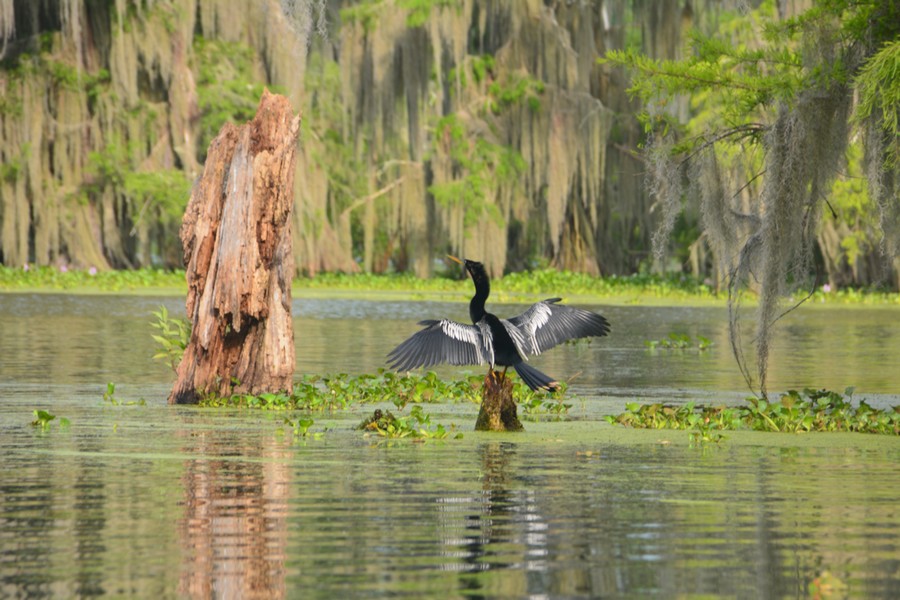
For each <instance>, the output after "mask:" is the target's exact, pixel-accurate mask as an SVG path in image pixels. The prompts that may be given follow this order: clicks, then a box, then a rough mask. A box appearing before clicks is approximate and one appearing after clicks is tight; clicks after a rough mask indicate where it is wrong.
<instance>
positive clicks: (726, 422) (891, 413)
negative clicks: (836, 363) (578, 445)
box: [606, 388, 900, 441]
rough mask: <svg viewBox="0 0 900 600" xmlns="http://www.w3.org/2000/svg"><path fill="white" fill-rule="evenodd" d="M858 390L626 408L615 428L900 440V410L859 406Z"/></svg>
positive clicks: (711, 436)
mask: <svg viewBox="0 0 900 600" xmlns="http://www.w3.org/2000/svg"><path fill="white" fill-rule="evenodd" d="M852 396H853V388H847V390H845V392H844V394H843V395H841V394H839V393H837V392H833V391H829V390H813V389H809V388H807V389H804V390H803V391H802V392H798V391H797V390H790V391H788V392H786V393H784V394H782V395H781V397H780V399H779V400H778V401H776V402H770V401H769V400H767V399H765V398H758V397H751V398H748V399H747V404H746V405H744V406H735V407H726V406H702V405H696V404H694V403H693V402H689V403H687V404H683V405H679V406H676V405H671V404H664V403H653V404H638V403H636V402H634V403H629V404H627V405H626V410H625V412H623V413H621V414H619V415H610V416H608V417H606V420H607V421H608V422H610V423H612V424H620V425H625V426H627V427H636V428H643V429H692V430H695V431H696V432H697V433H699V434H700V436H701V439H704V440H713V441H718V440H719V439H720V438H721V435H717V434H715V432H718V431H724V430H735V429H751V430H754V431H772V432H789V433H800V432H812V431H847V432H859V433H878V434H884V435H900V406H894V407H892V408H888V409H883V410H882V409H876V408H873V407H872V406H871V405H869V404H868V403H867V402H866V401H865V400H860V401H859V402H858V403H854V402H853V400H852Z"/></svg>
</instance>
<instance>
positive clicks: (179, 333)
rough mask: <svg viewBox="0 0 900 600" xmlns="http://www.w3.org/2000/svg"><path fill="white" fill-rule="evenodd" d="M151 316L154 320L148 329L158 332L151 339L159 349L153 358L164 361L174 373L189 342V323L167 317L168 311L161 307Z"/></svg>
mask: <svg viewBox="0 0 900 600" xmlns="http://www.w3.org/2000/svg"><path fill="white" fill-rule="evenodd" d="M152 314H153V316H154V317H156V320H155V321H151V322H150V327H153V328H154V329H156V330H158V331H159V334H158V335H157V334H155V335H153V336H151V337H152V338H153V340H154V341H156V343H157V344H158V345H159V347H160V349H159V351H158V352H157V353H156V354H154V355H153V358H154V359H157V360H164V361H166V362H167V363H168V364H169V366H170V367H172V370H173V371H175V370H176V369H177V368H178V363H180V362H181V357H182V356H183V355H184V349H185V348H187V345H188V342H189V341H190V340H191V323H190V321H188V320H187V319H186V318H181V319H177V318H171V317H169V311H168V309H167V308H166V307H165V306H162V305H161V306H160V307H159V310H157V311H153V313H152Z"/></svg>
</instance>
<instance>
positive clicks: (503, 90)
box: [488, 73, 544, 115]
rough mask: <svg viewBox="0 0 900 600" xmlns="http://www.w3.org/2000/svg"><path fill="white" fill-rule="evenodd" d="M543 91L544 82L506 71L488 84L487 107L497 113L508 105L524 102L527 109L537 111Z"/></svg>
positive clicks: (526, 75)
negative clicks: (502, 75)
mask: <svg viewBox="0 0 900 600" xmlns="http://www.w3.org/2000/svg"><path fill="white" fill-rule="evenodd" d="M543 93H544V82H542V81H540V80H539V79H535V78H534V77H532V76H530V75H528V74H523V73H507V74H506V75H505V76H504V77H503V78H501V79H500V80H497V81H494V82H492V83H491V84H490V86H488V96H489V101H488V108H490V110H491V112H493V113H494V114H495V115H499V114H500V113H501V112H503V110H505V109H507V108H509V107H510V106H514V105H516V104H519V103H520V102H524V103H525V104H526V106H528V108H529V109H531V110H533V111H538V110H540V108H541V100H540V96H541V94H543Z"/></svg>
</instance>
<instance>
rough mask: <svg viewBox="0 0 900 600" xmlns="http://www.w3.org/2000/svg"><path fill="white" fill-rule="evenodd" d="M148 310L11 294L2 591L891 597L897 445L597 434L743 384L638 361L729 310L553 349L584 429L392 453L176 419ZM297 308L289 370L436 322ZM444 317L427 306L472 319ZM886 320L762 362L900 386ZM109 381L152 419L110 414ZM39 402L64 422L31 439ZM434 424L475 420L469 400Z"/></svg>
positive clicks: (638, 320)
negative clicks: (693, 441) (832, 589)
mask: <svg viewBox="0 0 900 600" xmlns="http://www.w3.org/2000/svg"><path fill="white" fill-rule="evenodd" d="M158 304H159V300H157V299H136V298H112V297H104V298H77V297H35V296H21V297H18V296H3V295H0V330H2V331H3V332H4V334H3V335H2V336H0V598H5V597H13V598H16V597H29V598H32V597H37V598H42V597H83V596H95V595H108V596H113V597H145V598H157V597H160V598H171V597H179V596H181V597H184V596H188V597H203V598H209V597H266V598H269V597H274V598H280V597H303V598H325V599H329V600H330V599H332V598H346V597H396V596H406V597H413V598H427V597H431V598H442V599H443V598H447V597H467V598H478V597H526V596H537V597H540V596H545V597H566V598H596V597H631V598H645V597H651V596H654V597H665V598H668V597H678V596H681V597H704V596H722V595H724V596H729V597H803V596H805V595H806V594H807V592H808V590H809V589H810V585H813V584H814V583H815V581H816V579H817V578H819V577H826V578H830V579H828V581H830V582H837V584H839V585H840V586H844V589H846V590H847V591H846V594H847V595H848V596H849V597H854V598H856V597H860V598H900V571H898V565H900V561H898V556H900V542H898V540H900V511H898V510H897V498H900V444H898V439H897V438H876V437H875V436H859V435H857V436H853V435H834V436H832V435H821V436H818V435H817V436H790V435H785V436H774V435H767V434H752V437H750V436H748V437H743V438H742V437H740V436H739V435H736V436H735V438H731V437H730V436H729V439H728V440H726V441H725V442H723V443H722V444H720V445H713V446H708V447H703V448H699V449H698V448H689V447H687V446H686V445H683V444H679V443H678V440H682V441H684V440H686V434H684V435H682V433H683V432H668V434H666V435H664V436H663V435H657V434H656V433H655V432H643V433H650V434H652V435H651V436H650V437H648V436H646V435H643V434H642V433H641V432H629V433H628V434H627V436H626V437H627V440H628V441H627V443H626V442H624V441H622V438H618V437H617V435H614V434H613V433H611V432H612V431H613V430H612V429H611V428H610V427H609V426H608V425H606V424H605V423H603V422H601V419H600V415H602V414H604V413H603V410H607V409H608V410H609V411H613V410H617V409H620V408H621V405H622V404H623V402H624V401H623V400H621V396H626V397H634V396H641V397H646V395H647V394H648V393H653V390H654V389H656V390H657V391H658V393H659V394H661V395H666V396H668V397H671V396H672V395H673V393H676V392H683V393H684V394H685V395H692V394H696V393H697V391H698V390H709V391H710V392H711V393H712V394H715V395H719V394H722V393H723V390H730V389H740V388H741V385H742V384H740V382H738V384H736V387H734V388H732V387H731V384H730V383H729V382H730V381H733V380H734V377H733V376H732V374H734V373H735V371H734V366H733V363H732V362H731V360H732V359H731V358H730V357H729V356H728V355H727V351H726V350H725V348H726V346H727V342H724V341H723V340H721V339H719V338H716V339H715V341H716V343H717V349H715V350H713V351H712V352H711V353H709V354H706V355H698V354H697V353H688V352H685V353H661V352H660V353H657V354H655V355H654V354H652V353H649V352H647V351H646V349H645V348H644V346H643V341H644V340H645V339H659V338H661V337H663V336H664V335H666V333H668V332H669V331H678V330H680V331H684V332H686V333H688V334H690V335H691V336H693V337H696V336H697V335H704V336H706V337H711V338H715V337H716V333H715V332H717V331H720V330H719V329H718V328H720V327H721V326H722V322H721V320H719V318H718V316H719V315H718V313H717V309H689V310H682V309H645V308H642V307H618V308H616V307H612V308H611V309H610V310H609V311H605V312H606V313H607V316H609V317H610V318H611V320H613V324H614V329H613V335H612V336H610V338H609V339H605V340H603V342H602V343H599V344H591V345H571V346H570V345H566V346H564V347H561V348H558V349H556V350H554V352H552V353H548V355H547V356H546V357H540V359H541V360H545V361H546V362H545V363H544V364H543V365H542V367H543V368H544V369H546V370H547V371H548V372H550V373H558V374H564V373H572V372H574V371H576V370H582V371H584V374H583V376H582V379H580V380H579V381H580V382H581V383H579V384H578V385H580V386H582V387H581V388H579V389H578V392H579V393H587V394H592V395H594V396H592V397H590V398H589V399H588V400H586V401H585V402H583V403H581V404H582V405H581V406H579V405H577V404H576V406H575V407H574V408H573V413H574V412H577V413H578V415H577V416H578V419H581V421H580V422H568V423H565V422H563V423H532V424H529V425H527V429H528V431H527V432H526V433H524V434H521V435H510V436H494V435H482V434H476V433H466V434H465V437H464V438H463V439H461V440H445V441H429V442H428V443H426V444H413V443H407V441H406V440H403V441H400V442H396V443H393V444H391V443H388V444H384V445H379V444H377V443H373V440H371V439H365V438H363V437H362V436H361V434H360V432H358V431H355V430H354V429H353V427H354V426H355V425H356V423H358V422H359V419H360V413H359V412H354V410H351V411H341V412H338V413H334V414H320V413H316V414H315V415H313V417H314V418H315V420H316V429H320V427H321V428H322V429H324V427H326V426H327V427H328V428H329V431H328V432H327V433H326V434H325V435H324V436H323V437H322V439H318V440H309V441H302V440H295V439H290V436H289V435H288V436H286V438H285V437H281V436H279V435H278V433H277V430H278V428H279V425H280V423H281V420H282V417H281V416H278V415H272V414H269V413H260V412H257V411H235V412H229V411H224V410H203V409H196V408H190V407H170V406H167V405H166V404H165V398H166V395H167V393H168V390H169V387H170V385H171V373H170V372H168V371H167V368H166V367H164V366H163V365H161V364H157V363H154V362H152V361H151V360H150V356H151V355H152V353H153V343H152V340H151V339H150V337H149V333H150V329H149V327H148V326H147V321H148V320H149V312H150V310H153V309H155V308H156V306H157V305H158ZM180 304H181V302H180V300H174V301H172V302H171V305H169V310H170V312H173V313H175V312H176V311H178V310H180ZM299 304H300V306H301V307H302V308H303V311H304V314H300V316H298V323H299V326H297V327H295V331H296V332H297V342H298V345H299V346H300V348H302V349H303V351H302V352H298V359H299V361H300V365H301V367H302V368H301V369H300V372H313V371H329V372H335V371H347V372H351V373H353V372H371V371H374V370H375V368H377V367H378V366H380V362H379V360H380V359H379V357H380V356H382V355H383V352H386V351H387V350H388V349H389V348H390V347H392V345H393V344H394V339H395V338H401V339H402V338H403V337H404V335H406V333H408V332H407V331H405V330H403V328H405V327H408V328H410V329H411V330H412V329H415V327H416V326H415V321H416V320H417V318H419V317H420V316H421V317H427V316H430V315H433V314H434V313H435V312H436V311H434V310H433V307H430V306H429V305H427V304H423V303H409V304H404V303H395V304H391V303H375V304H372V303H368V304H367V303H360V302H350V303H347V304H341V303H340V302H337V303H323V304H322V305H316V304H315V303H313V304H307V303H304V302H302V301H301V302H300V303H299ZM451 308H452V307H450V306H448V307H447V310H446V311H445V310H443V309H442V310H440V311H437V314H447V315H448V316H451V317H452V316H456V317H457V318H465V315H464V314H460V315H454V314H453V313H452V312H451V310H450V309H451ZM459 308H460V312H461V313H464V311H465V304H464V303H460V304H459ZM316 311H320V312H319V313H317V312H316ZM417 311H418V312H421V313H422V314H421V315H419V314H417ZM510 312H513V309H510ZM320 313H321V314H320ZM893 314H894V313H890V312H888V311H876V310H867V309H863V310H860V311H855V310H853V311H847V312H844V311H840V310H837V311H834V312H817V311H810V312H809V313H808V314H805V313H804V314H801V313H796V316H795V318H794V319H793V320H792V321H791V325H790V326H789V327H786V328H785V329H784V331H785V332H787V333H788V334H789V335H788V336H786V337H784V338H782V340H781V342H779V343H782V344H783V346H781V347H780V348H779V352H780V353H779V355H778V356H779V357H780V358H779V359H778V360H779V361H780V362H779V363H778V364H777V365H774V366H773V370H774V372H777V373H778V377H780V378H781V381H789V380H790V381H800V380H802V379H803V378H810V379H812V380H813V381H814V382H823V383H824V382H825V380H826V379H827V380H829V381H839V382H842V383H844V384H846V383H847V382H848V381H850V382H852V383H856V384H857V386H858V389H860V390H862V389H865V388H867V387H868V388H869V389H874V390H876V391H880V392H894V393H896V391H897V390H896V385H897V378H896V374H895V368H894V367H895V365H894V364H893V362H895V358H896V356H897V355H898V354H900V345H898V344H900V333H898V332H900V319H892V318H889V317H891V316H892V315H893ZM367 315H376V318H368V317H367ZM835 315H838V316H839V317H840V318H836V317H835ZM554 361H558V362H554ZM457 372H458V370H450V373H451V374H453V373H457ZM106 381H112V382H115V383H116V384H117V387H116V391H117V395H118V394H119V393H121V394H122V395H123V397H122V398H121V399H123V400H131V399H138V398H141V397H143V398H146V400H147V404H146V405H144V406H125V405H111V404H110V403H108V402H103V400H101V396H102V393H103V390H104V389H105V383H106ZM828 385H829V387H834V386H832V385H830V384H828ZM611 394H618V396H617V397H616V396H613V397H611V398H610V396H611ZM859 394H860V392H857V397H859ZM600 396H602V397H600ZM603 402H608V403H609V404H603ZM38 408H44V409H49V410H51V411H52V412H53V413H54V414H56V415H57V416H58V417H66V418H68V419H69V420H70V422H71V424H70V426H69V427H68V428H60V427H59V421H58V420H57V421H55V422H54V424H53V425H52V426H51V428H50V429H48V430H47V431H43V430H41V429H38V428H33V427H32V426H31V425H30V423H31V421H32V420H33V418H34V416H33V414H32V412H33V411H34V410H35V409H38ZM371 409H372V407H365V409H364V411H365V412H368V411H370V410H371ZM427 412H428V413H429V414H432V415H433V416H435V418H436V419H437V420H438V421H440V422H443V423H444V424H445V425H447V424H449V423H448V422H449V421H454V420H455V422H456V423H457V424H460V423H469V424H471V423H472V422H474V419H475V413H476V412H477V408H476V407H460V406H453V407H449V406H444V405H436V406H429V407H427ZM439 413H443V414H442V415H440V416H439ZM291 418H293V416H292V417H291ZM591 421H594V422H591ZM663 437H665V438H667V439H668V440H671V441H673V443H671V444H666V445H663V444H660V443H659V441H660V439H662V438H663ZM558 438H562V439H558ZM614 440H619V441H614Z"/></svg>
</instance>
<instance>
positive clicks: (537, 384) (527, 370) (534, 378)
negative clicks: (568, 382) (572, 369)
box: [514, 362, 560, 392]
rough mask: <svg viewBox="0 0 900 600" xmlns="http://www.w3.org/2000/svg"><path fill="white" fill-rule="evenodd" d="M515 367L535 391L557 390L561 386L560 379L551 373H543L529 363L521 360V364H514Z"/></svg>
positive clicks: (523, 379)
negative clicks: (554, 377) (553, 376)
mask: <svg viewBox="0 0 900 600" xmlns="http://www.w3.org/2000/svg"><path fill="white" fill-rule="evenodd" d="M514 368H515V370H516V373H518V374H519V377H521V378H522V381H524V382H525V384H526V385H527V386H528V387H530V388H531V389H533V390H535V391H537V390H545V391H547V392H555V391H557V390H558V389H559V388H560V386H559V382H558V381H556V380H555V379H553V378H552V377H550V376H549V375H545V374H544V373H541V372H540V371H538V370H537V369H535V368H534V367H532V366H531V365H529V364H528V363H524V362H520V363H519V364H517V365H514Z"/></svg>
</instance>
